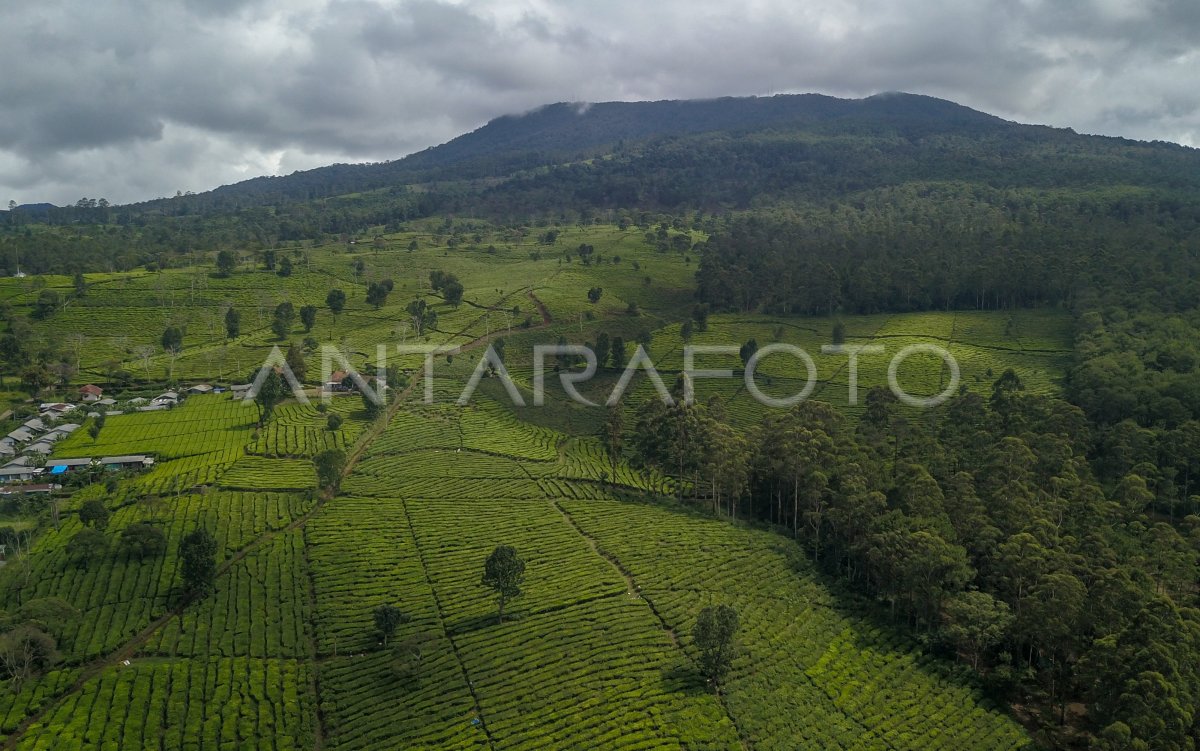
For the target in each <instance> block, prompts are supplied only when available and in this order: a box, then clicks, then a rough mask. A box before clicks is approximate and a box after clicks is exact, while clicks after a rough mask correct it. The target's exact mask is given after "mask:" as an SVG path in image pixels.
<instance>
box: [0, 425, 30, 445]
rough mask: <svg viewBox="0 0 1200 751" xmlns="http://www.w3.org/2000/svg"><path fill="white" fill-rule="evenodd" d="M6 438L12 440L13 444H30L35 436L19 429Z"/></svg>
mask: <svg viewBox="0 0 1200 751" xmlns="http://www.w3.org/2000/svg"><path fill="white" fill-rule="evenodd" d="M5 437H6V438H8V439H10V440H11V441H12V442H13V443H29V442H30V441H32V440H33V439H34V437H35V434H34V433H32V432H31V431H29V430H28V429H26V428H17V429H16V430H14V431H13V432H11V433H9V434H8V435H7V436H5Z"/></svg>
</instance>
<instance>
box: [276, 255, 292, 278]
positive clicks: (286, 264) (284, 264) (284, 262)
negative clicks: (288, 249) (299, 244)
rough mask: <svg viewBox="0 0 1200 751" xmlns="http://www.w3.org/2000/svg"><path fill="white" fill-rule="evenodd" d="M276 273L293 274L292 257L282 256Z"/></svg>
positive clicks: (281, 274)
mask: <svg viewBox="0 0 1200 751" xmlns="http://www.w3.org/2000/svg"><path fill="white" fill-rule="evenodd" d="M275 273H276V274H278V275H279V276H291V275H292V259H290V258H288V257H287V256H284V257H283V258H281V259H280V261H279V271H276V272H275Z"/></svg>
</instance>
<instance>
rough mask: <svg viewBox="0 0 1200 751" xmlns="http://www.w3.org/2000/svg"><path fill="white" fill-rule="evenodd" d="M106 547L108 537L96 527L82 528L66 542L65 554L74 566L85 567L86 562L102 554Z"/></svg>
mask: <svg viewBox="0 0 1200 751" xmlns="http://www.w3.org/2000/svg"><path fill="white" fill-rule="evenodd" d="M107 549H108V538H106V537H105V536H104V533H103V532H101V531H100V530H98V529H91V528H88V529H83V530H80V531H79V532H76V533H75V536H74V537H72V538H71V541H70V542H68V543H67V556H68V557H69V558H70V559H71V561H72V562H74V563H75V565H76V566H80V567H82V568H87V566H88V564H90V563H91V562H92V561H94V560H96V559H97V558H99V557H100V556H102V555H104V551H105V550H107Z"/></svg>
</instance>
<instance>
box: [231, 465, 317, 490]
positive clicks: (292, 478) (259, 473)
mask: <svg viewBox="0 0 1200 751" xmlns="http://www.w3.org/2000/svg"><path fill="white" fill-rule="evenodd" d="M220 484H221V487H223V488H228V489H230V490H285V491H286V490H311V489H315V488H316V487H317V472H316V470H315V469H314V468H313V463H312V462H311V461H309V460H308V459H269V458H266V457H262V456H245V457H242V458H241V459H238V460H237V461H236V462H234V463H233V466H231V467H230V468H229V469H227V470H226V471H225V472H224V474H222V475H221V479H220Z"/></svg>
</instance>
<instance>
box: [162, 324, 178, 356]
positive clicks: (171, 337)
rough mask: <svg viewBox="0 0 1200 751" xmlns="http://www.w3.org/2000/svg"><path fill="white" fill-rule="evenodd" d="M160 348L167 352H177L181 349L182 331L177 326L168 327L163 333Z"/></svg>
mask: <svg viewBox="0 0 1200 751" xmlns="http://www.w3.org/2000/svg"><path fill="white" fill-rule="evenodd" d="M162 348H163V349H165V350H166V351H168V352H178V351H179V350H181V349H183V330H182V329H180V328H179V327H178V326H168V327H167V328H166V330H164V331H163V335H162Z"/></svg>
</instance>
